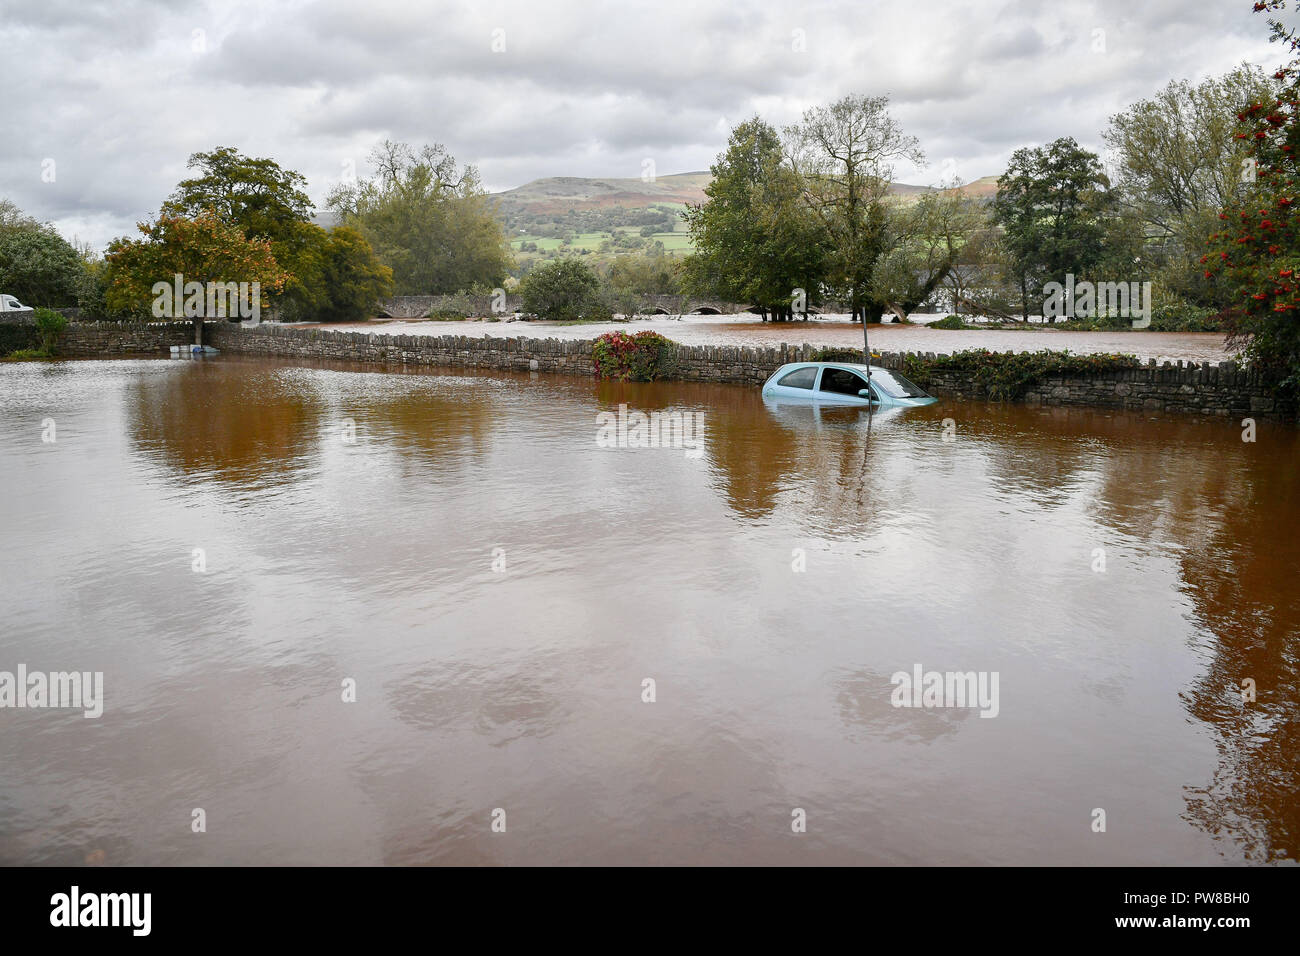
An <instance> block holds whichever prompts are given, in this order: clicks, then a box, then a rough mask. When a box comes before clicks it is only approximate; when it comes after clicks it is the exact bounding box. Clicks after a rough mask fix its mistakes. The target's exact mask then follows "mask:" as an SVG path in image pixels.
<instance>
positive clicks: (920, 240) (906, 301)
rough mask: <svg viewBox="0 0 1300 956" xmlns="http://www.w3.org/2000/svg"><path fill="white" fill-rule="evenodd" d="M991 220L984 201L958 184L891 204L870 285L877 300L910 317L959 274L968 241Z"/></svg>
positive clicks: (891, 309)
mask: <svg viewBox="0 0 1300 956" xmlns="http://www.w3.org/2000/svg"><path fill="white" fill-rule="evenodd" d="M987 219H988V215H987V212H986V211H985V209H984V208H983V207H982V206H981V204H980V203H979V202H978V200H975V199H971V198H970V197H968V196H965V195H963V194H962V193H961V192H960V191H959V190H958V189H957V188H956V185H955V184H954V185H953V186H952V187H951V188H948V189H944V190H939V191H935V192H928V193H924V194H922V195H921V196H920V197H919V198H918V199H917V200H916V201H915V202H912V203H910V204H894V205H892V206H890V207H888V208H887V214H886V217H885V229H884V242H883V245H884V252H883V253H882V254H881V256H880V258H879V259H878V260H877V261H876V263H875V266H874V267H873V269H872V273H871V282H870V285H869V286H868V290H869V293H870V297H871V299H872V300H874V301H878V302H883V303H885V306H886V308H888V309H889V310H890V311H892V312H893V313H894V314H895V315H897V316H898V317H899V319H900V320H902V321H906V319H907V316H908V314H909V313H911V312H914V311H915V310H916V309H917V308H918V307H919V306H920V305H921V304H922V303H923V302H925V301H926V300H927V299H929V298H930V296H931V295H932V294H933V293H934V292H935V290H936V289H938V288H939V287H940V286H941V285H942V284H943V283H944V282H945V280H948V279H949V278H950V277H951V276H952V275H953V273H954V271H955V270H956V268H957V266H958V264H959V263H960V262H961V261H962V254H963V250H964V249H965V248H966V245H967V243H968V242H969V241H970V240H971V239H972V237H974V236H975V235H976V234H979V233H982V232H983V231H984V230H986V229H987V225H988V224H987Z"/></svg>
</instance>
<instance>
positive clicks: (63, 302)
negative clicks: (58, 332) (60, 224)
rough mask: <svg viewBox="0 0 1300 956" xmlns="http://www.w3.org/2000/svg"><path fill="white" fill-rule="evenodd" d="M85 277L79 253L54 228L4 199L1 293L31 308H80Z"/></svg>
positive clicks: (1, 212) (0, 216) (1, 205)
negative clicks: (78, 302) (79, 297)
mask: <svg viewBox="0 0 1300 956" xmlns="http://www.w3.org/2000/svg"><path fill="white" fill-rule="evenodd" d="M84 275H85V273H84V267H83V265H82V262H81V257H80V255H79V254H78V253H77V250H76V249H75V248H73V246H72V245H71V244H69V243H68V241H67V240H65V239H64V238H63V237H62V236H60V235H59V233H58V231H57V230H55V228H54V227H53V226H52V225H50V224H48V223H39V222H37V221H36V220H35V219H32V218H31V217H30V216H25V215H23V213H22V211H21V210H20V209H19V208H18V207H17V206H15V205H14V204H13V203H12V202H10V201H9V200H8V199H0V292H4V293H7V294H8V295H12V296H16V297H17V298H18V299H19V301H21V302H23V303H25V304H27V305H36V306H53V307H56V308H57V307H59V306H70V305H76V304H77V301H78V295H79V293H80V292H81V289H82V285H83V280H84Z"/></svg>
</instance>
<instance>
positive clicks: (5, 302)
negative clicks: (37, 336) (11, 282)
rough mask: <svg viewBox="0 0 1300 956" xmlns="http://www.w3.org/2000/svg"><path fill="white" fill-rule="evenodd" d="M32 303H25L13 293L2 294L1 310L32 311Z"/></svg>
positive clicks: (0, 299)
mask: <svg viewBox="0 0 1300 956" xmlns="http://www.w3.org/2000/svg"><path fill="white" fill-rule="evenodd" d="M32 311H34V310H33V309H32V307H31V306H30V305H23V304H22V303H21V302H19V301H18V300H17V299H16V298H14V297H13V296H12V295H0V312H32Z"/></svg>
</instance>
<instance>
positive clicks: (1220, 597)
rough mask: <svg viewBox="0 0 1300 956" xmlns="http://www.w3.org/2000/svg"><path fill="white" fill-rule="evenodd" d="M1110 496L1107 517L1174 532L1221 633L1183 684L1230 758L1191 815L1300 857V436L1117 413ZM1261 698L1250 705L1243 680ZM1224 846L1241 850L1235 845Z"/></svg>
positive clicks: (1105, 501) (1143, 529)
mask: <svg viewBox="0 0 1300 956" xmlns="http://www.w3.org/2000/svg"><path fill="white" fill-rule="evenodd" d="M1106 431H1107V432H1108V433H1109V435H1110V436H1111V437H1112V441H1111V442H1110V443H1109V447H1108V448H1107V449H1106V457H1105V461H1106V470H1105V476H1104V479H1103V483H1102V490H1101V494H1100V495H1099V496H1098V501H1097V508H1098V512H1099V517H1100V519H1101V520H1103V521H1104V522H1105V523H1106V524H1107V525H1109V526H1111V527H1114V528H1118V529H1120V530H1122V531H1124V532H1125V533H1127V534H1130V535H1133V536H1134V537H1137V538H1141V539H1144V540H1147V541H1150V542H1151V543H1152V544H1153V545H1156V546H1160V545H1167V544H1170V543H1172V544H1174V545H1175V546H1176V547H1177V549H1178V550H1177V557H1178V560H1179V562H1180V565H1181V570H1182V579H1183V591H1184V594H1185V595H1186V597H1187V599H1188V600H1189V601H1190V602H1191V604H1192V607H1193V608H1194V611H1195V615H1196V618H1197V619H1198V621H1199V623H1200V625H1201V627H1202V628H1203V629H1204V630H1203V631H1202V633H1201V635H1200V636H1204V635H1205V634H1206V632H1208V635H1212V640H1208V641H1207V642H1206V643H1207V646H1205V647H1204V648H1202V649H1201V650H1202V653H1203V654H1204V655H1205V657H1206V659H1207V669H1206V671H1205V673H1204V675H1203V676H1202V677H1200V678H1199V679H1198V680H1197V681H1196V682H1195V683H1193V684H1192V686H1191V687H1190V688H1189V689H1188V690H1187V691H1186V692H1185V694H1184V705H1185V706H1186V708H1187V711H1188V713H1189V714H1191V716H1193V717H1195V718H1196V719H1197V720H1199V721H1202V722H1204V723H1205V724H1206V725H1207V726H1208V727H1210V728H1212V729H1213V730H1214V733H1215V735H1216V737H1217V740H1216V746H1217V748H1218V751H1219V766H1218V768H1217V769H1216V770H1215V772H1214V774H1213V777H1212V779H1211V780H1210V782H1209V784H1208V785H1206V786H1204V787H1192V786H1189V787H1188V790H1187V795H1186V801H1187V810H1186V816H1187V819H1188V820H1189V821H1191V822H1192V823H1194V824H1196V825H1197V826H1198V827H1200V828H1201V829H1203V830H1205V831H1206V832H1207V833H1209V834H1211V835H1212V836H1214V837H1216V838H1217V839H1221V840H1224V841H1227V842H1229V843H1232V844H1235V845H1236V846H1237V847H1239V850H1238V851H1237V852H1240V853H1241V854H1243V855H1244V856H1245V857H1246V858H1247V859H1253V860H1258V861H1268V860H1278V859H1295V858H1297V857H1298V856H1300V656H1298V655H1297V647H1298V645H1300V595H1298V594H1297V591H1296V589H1295V581H1294V573H1295V567H1296V565H1297V557H1300V542H1298V541H1297V536H1296V532H1297V529H1298V528H1300V478H1297V468H1300V436H1297V435H1296V434H1295V433H1294V432H1291V431H1289V430H1286V429H1280V428H1279V429H1268V430H1267V431H1265V432H1262V433H1261V434H1260V439H1259V442H1257V443H1256V444H1254V445H1248V444H1245V443H1243V442H1242V441H1241V440H1240V432H1239V430H1238V428H1237V427H1236V425H1235V423H1228V424H1227V425H1226V426H1224V425H1209V424H1206V423H1195V424H1192V423H1183V422H1180V421H1179V420H1176V419H1174V420H1160V421H1148V420H1145V419H1137V420H1135V421H1133V422H1132V423H1115V424H1112V425H1111V426H1110V427H1109V428H1107V429H1106ZM1247 678H1250V679H1253V680H1254V681H1255V683H1256V686H1257V688H1258V690H1257V694H1258V699H1257V701H1256V702H1255V703H1253V704H1245V703H1244V702H1243V699H1242V681H1243V680H1245V679H1247ZM1225 851H1227V852H1228V854H1229V855H1236V853H1234V852H1233V851H1230V850H1227V848H1226V847H1225Z"/></svg>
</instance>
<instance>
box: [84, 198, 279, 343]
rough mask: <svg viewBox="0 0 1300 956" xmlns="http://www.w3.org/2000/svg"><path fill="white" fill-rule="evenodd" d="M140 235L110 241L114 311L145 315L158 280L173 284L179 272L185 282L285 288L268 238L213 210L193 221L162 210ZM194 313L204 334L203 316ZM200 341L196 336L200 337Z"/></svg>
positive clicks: (110, 288)
mask: <svg viewBox="0 0 1300 956" xmlns="http://www.w3.org/2000/svg"><path fill="white" fill-rule="evenodd" d="M138 228H139V230H140V233H141V238H139V239H116V240H114V241H113V242H112V243H110V244H109V248H108V254H107V255H106V256H105V260H106V263H107V272H106V276H105V279H106V283H107V293H106V299H107V304H108V306H109V308H110V309H115V310H123V311H130V312H132V313H136V314H144V313H147V312H148V311H149V308H150V304H151V303H152V302H153V299H154V295H155V294H154V291H153V287H154V284H155V283H158V282H166V283H168V284H171V283H172V282H173V277H174V276H175V275H176V274H178V273H179V274H180V275H181V276H182V277H183V280H184V281H185V282H186V283H189V282H198V283H201V284H203V285H204V286H206V285H207V283H209V282H221V283H226V282H247V283H250V284H251V283H254V282H257V283H260V284H261V293H262V295H274V294H275V293H276V292H279V291H280V290H281V289H283V288H284V285H285V283H286V282H287V281H288V279H289V276H288V274H287V273H286V272H285V271H284V270H283V269H282V268H281V267H280V265H279V263H277V262H276V261H275V256H274V255H273V254H272V252H271V243H270V241H269V240H267V239H249V238H247V237H246V236H245V235H244V234H243V232H242V231H241V230H240V229H239V227H238V226H234V225H230V224H228V223H225V222H222V221H221V220H220V219H218V218H217V217H216V216H215V215H214V214H213V213H211V212H204V213H202V214H200V215H199V216H197V217H195V218H193V219H187V218H184V217H181V216H172V215H167V214H166V213H163V214H160V215H159V217H158V219H157V220H156V221H153V222H142V223H139V224H138ZM205 317H206V318H216V316H206V315H205V314H199V315H196V316H194V317H193V318H194V323H195V329H196V333H200V334H201V330H202V327H203V319H204V318H205ZM196 341H197V339H196Z"/></svg>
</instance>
